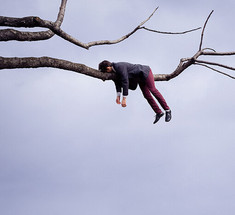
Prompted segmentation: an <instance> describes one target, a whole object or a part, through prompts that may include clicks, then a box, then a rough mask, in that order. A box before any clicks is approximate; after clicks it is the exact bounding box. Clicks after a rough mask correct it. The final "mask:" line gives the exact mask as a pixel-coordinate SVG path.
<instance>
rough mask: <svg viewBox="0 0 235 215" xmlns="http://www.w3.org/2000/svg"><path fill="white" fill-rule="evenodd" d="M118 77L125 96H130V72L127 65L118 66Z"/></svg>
mask: <svg viewBox="0 0 235 215" xmlns="http://www.w3.org/2000/svg"><path fill="white" fill-rule="evenodd" d="M117 70H118V71H117V72H118V76H119V77H120V82H121V87H122V89H123V93H122V94H123V96H128V88H129V78H128V71H127V67H126V66H125V65H119V66H118V69H117Z"/></svg>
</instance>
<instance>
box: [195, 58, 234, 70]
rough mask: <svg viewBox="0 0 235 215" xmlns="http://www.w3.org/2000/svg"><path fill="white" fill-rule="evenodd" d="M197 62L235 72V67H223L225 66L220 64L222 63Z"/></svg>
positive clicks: (197, 61)
mask: <svg viewBox="0 0 235 215" xmlns="http://www.w3.org/2000/svg"><path fill="white" fill-rule="evenodd" d="M195 62H196V63H201V64H209V65H214V66H218V67H223V68H225V69H229V70H234V71H235V68H234V67H231V66H226V65H223V64H220V63H214V62H209V61H203V60H195Z"/></svg>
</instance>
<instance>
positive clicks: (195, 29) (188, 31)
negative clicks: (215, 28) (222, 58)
mask: <svg viewBox="0 0 235 215" xmlns="http://www.w3.org/2000/svg"><path fill="white" fill-rule="evenodd" d="M142 29H144V30H146V31H151V32H154V33H159V34H186V33H190V32H193V31H197V30H199V29H201V27H199V28H194V29H192V30H187V31H182V32H167V31H158V30H153V29H150V28H146V27H142Z"/></svg>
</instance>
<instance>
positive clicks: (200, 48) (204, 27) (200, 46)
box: [199, 10, 214, 51]
mask: <svg viewBox="0 0 235 215" xmlns="http://www.w3.org/2000/svg"><path fill="white" fill-rule="evenodd" d="M213 12H214V10H212V11H211V13H210V14H209V16H208V17H207V19H206V22H205V24H204V26H203V29H202V34H201V41H200V45H199V51H201V50H202V42H203V37H204V31H205V29H206V25H207V22H208V20H209V19H210V17H211V15H212V13H213Z"/></svg>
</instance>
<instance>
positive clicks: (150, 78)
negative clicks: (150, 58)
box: [145, 70, 170, 110]
mask: <svg viewBox="0 0 235 215" xmlns="http://www.w3.org/2000/svg"><path fill="white" fill-rule="evenodd" d="M145 85H146V87H147V88H148V91H150V92H151V93H152V94H153V95H154V97H155V98H156V99H157V100H158V102H159V103H160V105H161V106H162V108H163V109H164V110H170V107H169V106H168V105H167V103H166V100H165V99H164V98H163V96H162V94H161V93H160V92H159V91H158V90H157V89H156V87H155V83H154V77H153V73H152V71H151V70H150V72H149V75H148V77H147V79H146V80H145Z"/></svg>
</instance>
